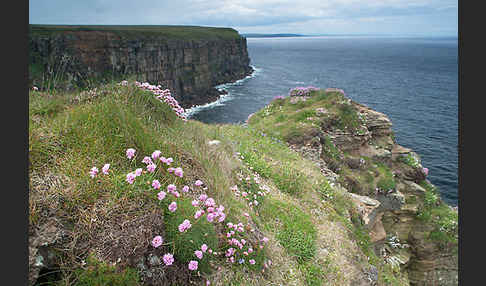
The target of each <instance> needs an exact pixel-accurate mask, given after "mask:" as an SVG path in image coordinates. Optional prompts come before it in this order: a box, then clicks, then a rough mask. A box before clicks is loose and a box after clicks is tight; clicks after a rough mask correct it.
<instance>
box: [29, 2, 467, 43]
mask: <svg viewBox="0 0 486 286" xmlns="http://www.w3.org/2000/svg"><path fill="white" fill-rule="evenodd" d="M29 23H30V24H65V25H196V26H212V27H232V28H234V29H236V30H237V31H238V32H239V33H240V34H243V33H297V34H306V35H317V34H361V35H362V34H369V35H398V36H401V35H403V36H457V33H458V0H298V1H295V0H294V1H287V0H279V1H278V0H211V1H209V0H170V1H166V0H29Z"/></svg>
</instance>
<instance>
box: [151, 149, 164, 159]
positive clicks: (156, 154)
mask: <svg viewBox="0 0 486 286" xmlns="http://www.w3.org/2000/svg"><path fill="white" fill-rule="evenodd" d="M160 154H162V152H160V151H159V150H155V151H154V152H153V153H152V159H154V160H157V159H158V158H159V157H160Z"/></svg>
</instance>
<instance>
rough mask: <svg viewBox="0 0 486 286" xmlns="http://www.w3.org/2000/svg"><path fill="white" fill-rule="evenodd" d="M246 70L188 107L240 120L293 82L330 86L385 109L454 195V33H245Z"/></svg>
mask: <svg viewBox="0 0 486 286" xmlns="http://www.w3.org/2000/svg"><path fill="white" fill-rule="evenodd" d="M247 42H248V52H249V55H250V60H251V62H250V64H251V65H252V66H253V67H254V68H255V70H256V71H255V72H254V73H253V75H252V76H249V77H247V78H245V79H243V80H239V81H237V82H235V83H232V84H223V85H220V86H218V88H221V89H225V90H227V91H228V92H229V93H228V95H226V96H223V97H222V98H221V99H220V100H218V101H217V102H214V103H212V104H209V105H206V106H199V107H195V108H192V109H191V110H189V111H188V115H189V118H191V119H196V120H200V121H202V122H206V123H238V122H244V121H245V120H246V118H247V117H248V115H249V114H251V113H253V112H255V111H257V110H259V109H261V108H262V107H264V106H265V105H267V104H268V103H269V102H270V101H271V100H272V99H273V97H275V96H277V95H287V94H288V92H289V90H290V89H291V88H293V87H296V86H308V85H312V86H316V87H320V88H323V89H325V88H328V87H336V88H340V89H343V90H344V91H345V93H346V95H347V96H349V97H350V98H351V99H353V100H355V101H357V102H359V103H362V104H365V105H367V106H369V107H370V108H372V109H374V110H377V111H379V112H382V113H385V114H386V115H387V116H388V117H389V118H390V119H391V120H392V123H393V126H392V129H393V130H394V132H395V135H396V140H397V142H398V144H400V145H402V146H404V147H407V148H411V149H413V150H414V151H415V152H417V153H418V154H419V155H420V156H421V158H422V165H423V166H424V167H427V168H429V176H428V178H429V180H430V181H431V182H432V183H433V184H434V185H435V186H437V187H438V189H439V191H440V193H441V197H442V198H443V199H444V201H445V202H447V203H448V204H450V205H453V206H455V205H457V203H458V202H457V200H458V179H457V166H458V40H457V38H406V37H299V38H248V39H247Z"/></svg>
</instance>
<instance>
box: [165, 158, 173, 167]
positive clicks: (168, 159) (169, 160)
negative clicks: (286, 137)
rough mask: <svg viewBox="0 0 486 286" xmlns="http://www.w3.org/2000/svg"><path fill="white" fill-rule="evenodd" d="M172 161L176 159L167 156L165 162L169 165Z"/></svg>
mask: <svg viewBox="0 0 486 286" xmlns="http://www.w3.org/2000/svg"><path fill="white" fill-rule="evenodd" d="M172 162H174V159H172V158H170V157H169V158H167V159H166V160H165V163H166V164H167V165H170V163H172Z"/></svg>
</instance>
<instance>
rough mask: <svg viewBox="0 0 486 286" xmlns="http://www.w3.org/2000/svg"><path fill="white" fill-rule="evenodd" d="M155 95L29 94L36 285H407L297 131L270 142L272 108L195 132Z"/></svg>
mask: <svg viewBox="0 0 486 286" xmlns="http://www.w3.org/2000/svg"><path fill="white" fill-rule="evenodd" d="M154 92H155V93H159V92H161V91H160V89H158V88H157V87H154V86H150V85H139V86H136V85H134V84H133V83H130V84H127V85H120V84H108V85H105V86H103V87H99V88H98V89H95V90H90V91H81V92H73V93H65V92H64V93H58V94H56V93H54V94H52V93H51V94H47V93H45V92H39V91H32V92H31V93H30V95H29V186H30V188H29V207H30V209H29V265H30V270H29V278H30V281H31V282H32V283H33V282H34V281H36V280H37V283H51V284H52V285H93V283H101V284H103V285H143V284H150V283H152V284H154V285H192V284H196V285H206V283H208V282H207V281H209V283H211V285H361V284H363V283H364V284H363V285H368V284H366V283H371V282H373V283H378V285H407V284H408V280H407V277H405V276H403V274H402V273H400V272H399V271H398V272H397V270H396V269H394V268H393V267H392V266H391V265H390V264H388V263H384V262H383V260H381V259H380V258H379V257H378V256H377V255H376V254H375V253H374V251H373V249H372V244H371V241H370V236H369V235H368V231H367V230H366V229H365V228H364V225H363V222H362V221H361V220H360V218H359V214H358V210H357V208H356V206H355V205H354V204H353V203H352V200H351V197H350V196H349V194H348V192H347V191H346V190H345V189H344V188H342V187H341V186H339V185H337V184H334V183H330V182H329V180H328V178H327V177H326V176H325V175H323V173H322V172H321V170H320V168H319V166H317V165H316V164H315V163H314V162H312V161H311V160H308V159H305V158H304V157H303V156H302V155H301V154H299V153H298V152H295V151H293V150H291V149H290V148H289V146H288V144H287V143H286V142H284V140H285V138H293V137H292V136H291V134H294V135H295V131H292V130H286V129H285V128H284V127H279V125H278V124H275V129H273V130H274V131H275V132H280V133H278V134H282V135H283V136H281V137H279V136H277V135H275V134H277V133H275V134H273V135H275V136H273V135H272V136H270V135H269V132H268V131H269V130H268V129H267V130H263V129H262V125H259V123H258V122H261V120H258V119H259V118H263V117H265V112H266V111H265V110H262V111H261V112H259V113H257V114H256V115H254V116H253V117H252V119H251V120H250V124H249V125H248V126H241V125H207V124H203V123H200V122H197V121H192V120H187V121H186V120H183V119H181V118H180V117H179V116H177V114H176V112H174V109H176V107H174V106H175V103H174V102H171V101H170V100H166V102H168V103H169V104H167V103H164V102H163V100H159V99H157V98H156V94H154ZM166 95H167V93H166ZM334 96H336V95H334ZM160 98H161V99H162V98H163V97H160ZM166 99H167V97H166ZM321 99H326V100H328V99H329V98H328V97H324V96H323V97H322V98H321ZM285 100H287V101H288V100H289V99H284V100H283V101H278V100H277V101H278V102H272V104H271V106H274V107H272V108H277V109H279V108H280V107H279V106H281V107H282V108H286V107H285V106H286V104H285V103H284V101H285ZM317 100H319V99H316V101H317ZM287 104H290V103H289V102H287ZM287 107H289V108H290V105H288V106H287ZM267 111H268V109H267ZM303 112H305V110H304V111H303ZM344 112H346V111H344ZM267 115H268V114H267ZM268 116H269V115H268ZM308 116H309V115H308V114H306V115H305V116H304V115H301V114H294V115H289V117H291V118H295V119H297V122H298V121H299V120H300V119H299V118H301V117H302V118H304V117H305V118H307V117H308ZM279 120H284V119H279ZM353 120H354V119H352V118H349V119H346V120H345V121H343V124H344V125H343V126H354V125H353V123H352V122H353ZM350 128H351V127H350ZM353 128H354V127H353ZM264 132H266V133H264ZM292 132H294V133H292ZM289 134H290V135H289ZM131 149H133V150H131ZM129 150H130V151H129ZM158 151H160V152H158ZM131 152H134V154H133V156H132V153H131ZM168 158H171V159H170V160H169V159H168ZM151 163H153V165H152V164H151ZM106 164H109V166H108V167H107V165H106ZM94 167H96V168H97V169H93V168H94ZM102 167H104V168H102ZM104 171H105V172H106V174H105V173H104ZM171 258H172V259H173V261H172V259H171ZM196 262H197V263H196ZM196 265H197V266H196ZM195 268H197V269H195ZM370 281H371V282H370ZM110 283H111V284H110Z"/></svg>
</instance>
